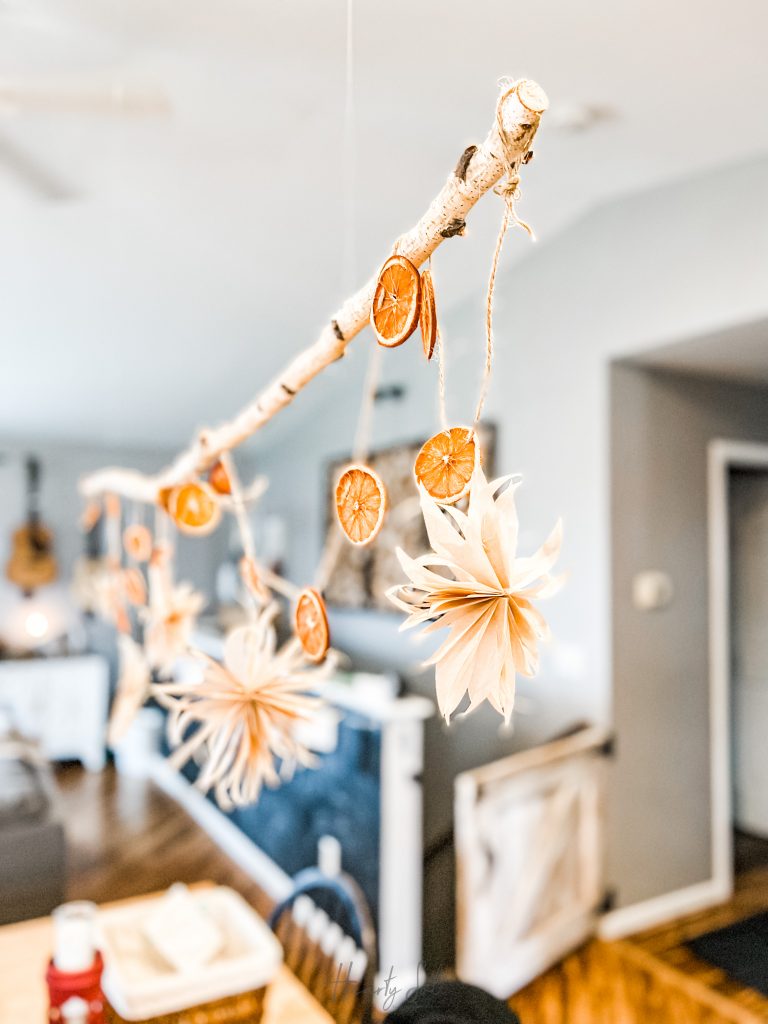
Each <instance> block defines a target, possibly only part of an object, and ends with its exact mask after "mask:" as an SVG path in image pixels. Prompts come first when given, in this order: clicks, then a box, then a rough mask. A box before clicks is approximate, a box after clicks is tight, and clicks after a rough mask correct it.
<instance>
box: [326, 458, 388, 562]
mask: <svg viewBox="0 0 768 1024" xmlns="http://www.w3.org/2000/svg"><path fill="white" fill-rule="evenodd" d="M386 504H387V492H386V491H385V490H384V484H383V483H382V482H381V480H380V478H379V476H378V474H377V473H374V471H373V470H372V469H370V468H369V467H368V466H349V467H348V468H347V469H345V470H344V472H343V473H342V474H341V476H340V477H339V482H338V483H337V484H336V514H337V516H338V517H339V524H340V525H341V528H342V530H343V531H344V533H346V535H347V538H348V539H349V540H351V541H352V543H353V544H369V543H370V542H371V541H372V540H373V538H374V537H375V536H376V534H377V533H378V532H379V530H380V529H381V524H382V523H383V522H384V511H385V508H386Z"/></svg>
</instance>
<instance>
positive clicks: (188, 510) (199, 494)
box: [168, 480, 221, 537]
mask: <svg viewBox="0 0 768 1024" xmlns="http://www.w3.org/2000/svg"><path fill="white" fill-rule="evenodd" d="M168 512H169V514H170V516H171V519H173V521H174V522H175V523H176V526H177V527H178V528H179V529H180V530H181V532H182V533H189V534H193V535H195V536H198V537H201V536H205V535H206V534H208V533H211V532H212V531H213V530H215V529H216V527H217V526H218V525H219V520H220V519H221V509H220V507H219V503H218V501H216V495H215V493H214V491H213V488H212V487H210V485H209V484H207V483H204V482H203V481H202V480H191V481H190V482H189V483H187V484H182V485H181V486H180V487H176V488H174V490H173V491H172V492H171V495H170V497H169V498H168Z"/></svg>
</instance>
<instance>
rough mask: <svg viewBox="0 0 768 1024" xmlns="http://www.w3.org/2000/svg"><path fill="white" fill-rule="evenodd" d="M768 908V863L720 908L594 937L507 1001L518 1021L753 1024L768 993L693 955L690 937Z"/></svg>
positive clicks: (764, 1014) (766, 1016) (765, 1011)
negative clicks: (615, 937) (631, 932)
mask: <svg viewBox="0 0 768 1024" xmlns="http://www.w3.org/2000/svg"><path fill="white" fill-rule="evenodd" d="M767 909H768V866H762V867H755V868H752V870H750V871H748V872H746V873H744V874H742V875H740V876H739V877H738V878H737V884H736V892H735V894H734V897H733V899H732V900H731V901H730V902H729V903H726V904H724V905H723V906H720V907H715V908H713V909H711V910H707V911H704V912H702V913H700V914H695V915H692V916H690V917H686V918H683V919H681V920H678V921H675V922H674V923H673V924H671V925H665V926H663V927H660V928H655V929H651V930H650V931H647V932H643V933H642V934H639V935H636V936H633V937H632V938H630V939H625V940H623V941H621V942H610V943H602V942H592V943H590V944H589V945H588V946H587V947H585V948H584V949H583V950H581V951H580V952H579V953H577V954H576V955H574V956H571V957H569V958H568V959H567V960H566V961H565V962H564V963H563V964H561V965H560V966H559V967H557V968H556V969H554V970H552V971H550V972H549V973H548V974H546V975H545V976H544V977H542V978H539V979H538V980H537V981H535V982H534V983H533V984H532V985H530V986H529V987H528V988H527V989H526V990H525V991H524V992H521V993H519V995H518V996H516V997H515V998H514V999H513V1000H512V1006H513V1007H514V1008H515V1009H516V1010H517V1012H518V1013H519V1015H520V1019H521V1022H522V1024H651V1022H653V1024H757V1022H763V1021H768V999H766V998H765V997H764V996H761V995H760V994H759V993H758V992H755V991H753V990H752V989H748V988H745V987H744V986H743V985H740V984H738V983H737V982H734V981H731V980H730V979H729V978H728V977H727V976H726V975H725V974H724V973H723V972H722V971H720V970H718V969H717V968H714V967H712V966H711V965H710V964H707V963H704V962H703V961H701V960H698V959H697V958H696V957H695V956H694V955H693V953H692V952H691V951H690V950H689V949H688V947H687V946H686V945H685V943H686V942H688V941H689V940H690V939H693V938H695V937H696V936H699V935H703V934H704V933H705V932H709V931H714V930H715V929H717V928H722V927H724V926H726V925H729V924H733V923H734V922H736V921H740V920H742V919H743V918H745V917H749V916H750V915H751V914H754V913H757V912H759V911H762V910H767Z"/></svg>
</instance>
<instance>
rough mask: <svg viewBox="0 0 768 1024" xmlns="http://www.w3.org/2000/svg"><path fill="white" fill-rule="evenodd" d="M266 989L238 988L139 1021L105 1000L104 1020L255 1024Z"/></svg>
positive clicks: (131, 1023) (120, 1022) (126, 1023)
mask: <svg viewBox="0 0 768 1024" xmlns="http://www.w3.org/2000/svg"><path fill="white" fill-rule="evenodd" d="M266 991H267V990H266V988H259V989H256V990H255V991H253V992H241V993H240V994H239V995H236V996H227V998H226V999H216V1000H215V1001H214V1002H211V1003H202V1004H201V1005H200V1006H191V1007H190V1008H189V1009H187V1010H177V1011H176V1012H175V1013H164V1014H163V1016H162V1017H150V1018H148V1019H147V1020H143V1021H127V1020H125V1018H124V1017H121V1016H120V1014H119V1013H117V1012H116V1011H115V1010H113V1009H112V1007H111V1006H110V1005H109V1004H107V1006H106V1021H107V1024H259V1022H260V1021H261V1018H262V1016H263V1014H264V996H265V994H266Z"/></svg>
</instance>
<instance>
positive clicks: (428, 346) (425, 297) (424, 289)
mask: <svg viewBox="0 0 768 1024" xmlns="http://www.w3.org/2000/svg"><path fill="white" fill-rule="evenodd" d="M419 327H420V328H421V343H422V345H423V346H424V355H425V356H426V357H427V359H428V360H429V359H431V358H432V353H433V352H434V351H435V342H436V341H437V312H436V310H435V289H434V287H433V285H432V275H431V274H430V272H429V271H428V270H425V271H424V273H423V274H422V275H421V309H420V311H419Z"/></svg>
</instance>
